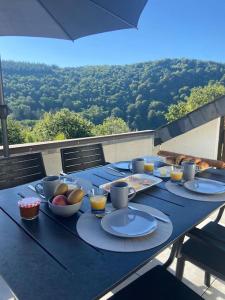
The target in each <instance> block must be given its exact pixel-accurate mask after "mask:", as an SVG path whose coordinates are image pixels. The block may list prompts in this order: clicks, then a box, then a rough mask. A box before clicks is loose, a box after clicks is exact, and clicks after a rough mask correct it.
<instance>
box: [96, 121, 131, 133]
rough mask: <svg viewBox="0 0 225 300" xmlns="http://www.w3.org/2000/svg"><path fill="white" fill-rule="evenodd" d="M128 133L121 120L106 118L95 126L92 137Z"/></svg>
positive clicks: (125, 125)
mask: <svg viewBox="0 0 225 300" xmlns="http://www.w3.org/2000/svg"><path fill="white" fill-rule="evenodd" d="M128 131H129V127H128V126H127V124H126V122H125V121H124V120H123V119H120V118H114V117H109V118H106V119H105V120H104V122H103V123H102V124H101V125H97V126H95V127H94V128H93V134H94V135H109V134H116V133H124V132H128Z"/></svg>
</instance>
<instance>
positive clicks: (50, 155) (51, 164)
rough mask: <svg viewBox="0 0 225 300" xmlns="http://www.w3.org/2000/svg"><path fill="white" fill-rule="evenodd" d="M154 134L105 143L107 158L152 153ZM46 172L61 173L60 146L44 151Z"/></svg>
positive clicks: (125, 158) (124, 157) (120, 158)
mask: <svg viewBox="0 0 225 300" xmlns="http://www.w3.org/2000/svg"><path fill="white" fill-rule="evenodd" d="M153 141H154V135H149V136H148V137H141V138H140V137H139V138H137V137H135V136H134V137H133V138H132V139H131V138H130V139H124V140H123V141H121V140H120V141H118V140H117V139H113V138H112V141H110V142H107V143H105V144H103V149H104V154H105V159H106V161H108V162H116V161H120V160H130V159H132V158H135V157H140V156H146V155H152V151H153ZM42 155H43V159H44V164H45V168H46V172H47V174H48V175H52V174H59V172H60V171H62V165H61V157H60V148H55V149H51V150H44V151H42Z"/></svg>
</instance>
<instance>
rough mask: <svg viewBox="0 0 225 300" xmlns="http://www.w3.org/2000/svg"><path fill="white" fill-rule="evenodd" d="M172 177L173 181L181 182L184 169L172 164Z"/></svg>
mask: <svg viewBox="0 0 225 300" xmlns="http://www.w3.org/2000/svg"><path fill="white" fill-rule="evenodd" d="M170 178H171V181H172V182H181V180H182V178H183V170H182V168H177V167H174V166H172V169H171V172H170Z"/></svg>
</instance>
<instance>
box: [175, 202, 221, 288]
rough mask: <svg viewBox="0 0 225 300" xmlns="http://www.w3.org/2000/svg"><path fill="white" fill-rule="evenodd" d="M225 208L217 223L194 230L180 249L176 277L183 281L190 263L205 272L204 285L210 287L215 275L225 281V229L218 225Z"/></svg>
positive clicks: (210, 223)
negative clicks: (212, 276)
mask: <svg viewBox="0 0 225 300" xmlns="http://www.w3.org/2000/svg"><path fill="white" fill-rule="evenodd" d="M224 209H225V206H223V207H222V208H221V209H220V211H219V214H218V216H217V218H216V220H215V221H213V222H209V223H208V224H207V225H205V226H204V227H203V228H202V229H198V228H194V229H192V230H191V231H190V232H189V234H188V236H189V237H190V239H189V240H188V241H187V242H185V243H184V245H183V246H182V247H181V248H180V250H179V253H178V255H177V256H178V257H177V268H176V276H177V278H178V279H180V280H181V279H182V277H183V272H184V267H185V262H186V261H189V262H191V263H193V264H195V265H196V266H198V267H200V268H201V269H203V270H204V271H205V279H204V283H205V285H206V286H208V287H209V286H210V277H211V275H214V276H216V277H218V278H220V279H222V280H225V265H224V261H225V227H224V226H222V225H220V224H218V222H219V221H220V219H221V217H222V214H223V212H224Z"/></svg>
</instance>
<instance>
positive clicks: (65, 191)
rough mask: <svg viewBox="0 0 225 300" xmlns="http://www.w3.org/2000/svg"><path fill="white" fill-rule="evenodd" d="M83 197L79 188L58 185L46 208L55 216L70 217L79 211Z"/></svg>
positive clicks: (64, 184)
mask: <svg viewBox="0 0 225 300" xmlns="http://www.w3.org/2000/svg"><path fill="white" fill-rule="evenodd" d="M83 197H84V191H83V190H82V189H81V188H80V187H78V186H76V185H74V186H72V185H70V186H69V185H68V184H66V183H60V184H59V185H58V186H57V188H56V190H55V193H54V197H53V198H52V199H49V200H48V207H49V209H50V210H51V211H52V212H53V213H54V214H55V215H58V216H61V217H70V216H72V215H74V214H75V213H76V212H77V211H78V210H79V209H80V207H81V204H82V202H83Z"/></svg>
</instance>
